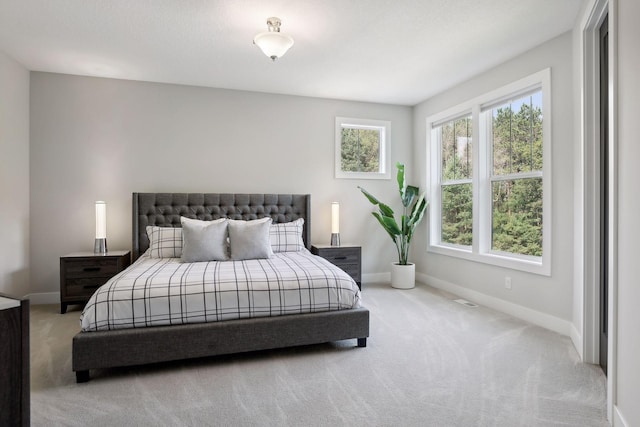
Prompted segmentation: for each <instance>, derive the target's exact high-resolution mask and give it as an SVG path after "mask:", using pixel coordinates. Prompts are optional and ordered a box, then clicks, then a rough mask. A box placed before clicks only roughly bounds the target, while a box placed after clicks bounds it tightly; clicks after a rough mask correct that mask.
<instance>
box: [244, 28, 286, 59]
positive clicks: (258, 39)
mask: <svg viewBox="0 0 640 427" xmlns="http://www.w3.org/2000/svg"><path fill="white" fill-rule="evenodd" d="M253 43H254V44H255V45H256V46H258V47H259V48H260V50H262V52H263V53H264V54H265V55H267V56H268V57H269V58H271V60H272V61H275V60H276V59H278V58H280V57H281V56H282V55H284V54H285V53H287V51H288V50H289V48H291V46H293V39H292V38H291V37H289V36H287V35H286V34H282V33H280V32H275V31H265V32H264V33H260V34H258V35H256V36H255V37H254V39H253Z"/></svg>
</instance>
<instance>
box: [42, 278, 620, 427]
mask: <svg viewBox="0 0 640 427" xmlns="http://www.w3.org/2000/svg"><path fill="white" fill-rule="evenodd" d="M363 295H364V301H365V305H366V306H367V307H368V308H369V310H370V311H371V337H370V338H369V341H368V346H367V347H366V348H357V347H355V340H351V341H343V342H339V343H331V344H322V345H314V346H305V347H297V348H290V349H282V350H271V351H264V352H255V353H248V354H241V355H232V356H223V357H211V358H205V359H197V360H190V361H182V362H176V363H163V364H157V365H151V366H143V367H131V368H121V369H110V370H103V371H92V374H91V376H92V379H91V381H90V382H89V383H85V384H76V383H75V375H74V374H73V373H72V371H71V338H72V337H73V335H74V334H75V333H76V332H77V331H78V330H79V322H78V317H79V314H80V312H79V311H77V309H76V311H73V309H72V310H71V311H68V312H67V314H64V315H61V314H59V311H58V310H59V307H58V306H54V305H51V306H34V307H32V314H31V346H32V354H31V369H32V370H31V375H32V379H31V389H32V391H31V420H32V425H34V426H58V425H68V426H287V425H290V426H341V425H344V426H605V425H608V424H607V422H606V395H605V393H606V391H605V390H606V379H605V377H604V375H603V374H602V372H601V370H600V368H599V367H597V366H593V365H588V364H584V363H581V362H579V360H578V356H577V354H576V352H575V349H574V348H573V346H572V344H571V341H570V340H569V338H568V337H565V336H561V335H558V334H556V333H554V332H551V331H548V330H545V329H542V328H539V327H537V326H533V325H530V324H528V323H525V322H523V321H520V320H517V319H514V318H512V317H510V316H507V315H505V314H502V313H499V312H496V311H493V310H490V309H487V308H484V307H476V308H470V307H466V306H463V305H460V304H458V303H456V302H453V301H452V300H453V299H454V298H455V297H454V296H452V295H449V294H446V293H444V292H441V291H438V290H435V289H433V288H431V287H429V286H426V285H418V286H417V287H416V288H415V289H412V290H407V291H400V290H394V289H391V288H390V287H389V286H388V285H383V284H379V285H365V287H364V294H363Z"/></svg>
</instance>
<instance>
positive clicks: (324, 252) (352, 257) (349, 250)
mask: <svg viewBox="0 0 640 427" xmlns="http://www.w3.org/2000/svg"><path fill="white" fill-rule="evenodd" d="M311 253H312V254H314V255H318V256H321V257H322V258H324V259H326V260H327V261H329V262H331V263H332V264H334V265H337V266H338V267H340V268H341V269H343V270H344V271H346V272H347V273H348V274H349V276H351V277H352V278H353V280H355V281H356V283H357V284H358V287H359V288H361V289H362V248H361V247H360V246H356V245H340V246H331V245H311Z"/></svg>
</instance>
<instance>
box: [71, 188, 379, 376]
mask: <svg viewBox="0 0 640 427" xmlns="http://www.w3.org/2000/svg"><path fill="white" fill-rule="evenodd" d="M310 199H311V197H310V195H308V194H307V195H299V194H219V193H133V202H132V207H133V229H132V231H133V233H132V234H133V241H132V244H133V246H132V249H133V250H132V256H133V261H135V260H136V259H137V258H138V257H139V256H140V255H141V254H143V253H144V251H146V250H147V248H148V247H149V240H148V238H147V234H146V226H147V225H156V226H163V227H180V216H187V217H191V218H197V219H200V220H213V219H217V218H222V217H227V218H231V219H244V220H251V219H258V218H262V217H265V216H270V217H271V218H272V220H273V222H274V223H282V222H290V221H294V220H296V219H298V218H304V220H305V223H304V229H303V240H304V242H305V245H306V246H307V248H309V247H310V245H311V243H310V230H311V218H310V209H311V204H310ZM368 336H369V311H368V310H367V309H366V308H357V309H352V310H341V311H330V312H321V313H311V314H297V315H288V316H280V317H264V318H255V319H241V320H229V321H224V322H215V323H198V324H188V325H175V326H157V327H150V328H134V329H119V330H113V331H102V332H80V333H78V334H77V335H76V336H75V337H74V338H73V370H74V371H75V373H76V380H77V381H78V382H86V381H88V380H89V370H90V369H103V368H111V367H119V366H132V365H143V364H148V363H156V362H166V361H171V360H181V359H189V358H196V357H206V356H214V355H221V354H230V353H240V352H247V351H255V350H266V349H272V348H280V347H291V346H298V345H307V344H318V343H323V342H330V341H339V340H345V339H353V338H355V339H357V344H358V346H359V347H365V346H366V343H367V337H368Z"/></svg>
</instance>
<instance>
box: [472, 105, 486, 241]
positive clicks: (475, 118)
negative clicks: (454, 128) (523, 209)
mask: <svg viewBox="0 0 640 427" xmlns="http://www.w3.org/2000/svg"><path fill="white" fill-rule="evenodd" d="M471 118H472V122H473V165H474V168H473V182H474V183H475V185H473V223H474V224H481V223H482V221H483V218H484V213H483V212H482V203H481V200H482V199H483V197H484V193H483V188H482V181H483V177H484V175H485V174H486V165H485V162H484V161H483V159H486V147H484V144H482V143H481V136H480V135H482V132H483V131H484V126H483V124H482V123H481V120H480V107H479V106H477V105H476V106H474V107H473V109H472V113H471ZM484 238H485V236H483V227H478V226H474V227H473V244H472V246H471V247H472V252H473V253H478V252H480V251H481V250H482V242H483V241H484Z"/></svg>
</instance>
